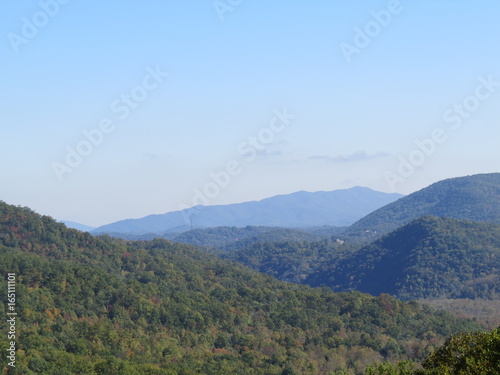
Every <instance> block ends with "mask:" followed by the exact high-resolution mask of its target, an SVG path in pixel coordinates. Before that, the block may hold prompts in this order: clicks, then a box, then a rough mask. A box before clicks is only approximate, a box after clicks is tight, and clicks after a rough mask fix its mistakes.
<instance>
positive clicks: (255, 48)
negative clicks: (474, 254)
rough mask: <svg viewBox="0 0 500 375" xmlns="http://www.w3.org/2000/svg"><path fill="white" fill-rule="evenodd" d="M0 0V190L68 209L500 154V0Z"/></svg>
mask: <svg viewBox="0 0 500 375" xmlns="http://www.w3.org/2000/svg"><path fill="white" fill-rule="evenodd" d="M0 7H1V11H0V36H1V37H0V84H1V86H0V87H1V90H0V109H1V110H0V124H1V138H0V142H1V143H0V144H1V147H0V173H1V184H0V200H3V201H5V202H7V203H9V204H14V205H21V206H28V207H30V208H31V209H33V210H35V211H36V212H38V213H40V214H44V215H50V216H52V217H54V218H55V219H56V220H71V221H75V222H79V223H83V224H86V225H90V226H100V225H104V224H108V223H111V222H114V221H117V220H121V219H127V218H140V217H144V216H146V215H149V214H161V213H165V212H170V211H177V210H179V209H182V208H186V207H191V206H193V205H196V204H205V205H215V204H230V203H237V202H244V201H251V200H260V199H263V198H266V197H270V196H274V195H279V194H288V193H293V192H296V191H301V190H305V191H331V190H336V189H345V188H350V187H353V186H365V187H369V188H372V189H374V190H378V191H384V192H398V193H401V194H410V193H412V192H414V191H417V190H419V189H422V188H424V187H426V186H428V185H430V184H432V183H434V182H437V181H439V180H443V179H446V178H450V177H459V176H465V175H471V174H477V173H491V172H499V170H498V160H499V156H500V147H498V142H499V139H500V126H499V125H500V116H499V108H500V106H499V105H498V104H499V102H500V65H499V61H500V48H498V46H499V45H500V43H499V41H500V23H499V22H498V19H500V2H498V1H497V0H476V1H472V0H467V1H466V0H453V1H451V0H440V1H439V2H437V1H432V0H400V1H398V0H390V1H378V0H377V1H375V0H373V1H352V0H316V1H305V0H302V1H299V0H274V1H264V0H251V1H250V0H216V1H213V0H191V1H185V0H175V1H174V0H170V1H165V0H162V1H160V0H144V1H141V2H138V1H126V2H103V1H96V0H86V1H79V0H41V1H32V0H25V1H22V2H20V1H13V0H8V1H6V2H3V3H2V5H1V6H0Z"/></svg>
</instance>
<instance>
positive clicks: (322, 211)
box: [93, 187, 402, 235]
mask: <svg viewBox="0 0 500 375" xmlns="http://www.w3.org/2000/svg"><path fill="white" fill-rule="evenodd" d="M401 197H402V195H400V194H396V193H393V194H388V193H382V192H378V191H374V190H371V189H369V188H363V187H354V188H351V189H345V190H335V191H330V192H315V193H310V192H305V191H301V192H297V193H293V194H288V195H279V196H275V197H271V198H267V199H263V200H261V201H255V202H245V203H238V204H230V205H223V206H197V207H193V208H189V209H186V210H182V211H176V212H169V213H166V214H163V215H150V216H147V217H144V218H142V219H129V220H122V221H118V222H116V223H112V224H108V225H104V226H101V227H99V228H97V229H96V230H94V231H93V233H94V234H98V233H112V234H135V235H140V234H147V233H164V232H183V231H186V230H189V229H191V224H192V226H193V228H204V227H218V226H235V227H245V226H247V225H252V226H272V227H290V228H297V227H314V226H322V225H331V226H347V225H350V224H352V223H354V222H355V221H356V220H359V219H360V218H362V217H363V216H365V215H367V214H369V213H370V212H372V211H374V210H376V209H377V208H380V207H382V206H385V205H386V204H388V203H391V202H394V201H396V200H397V199H399V198H401Z"/></svg>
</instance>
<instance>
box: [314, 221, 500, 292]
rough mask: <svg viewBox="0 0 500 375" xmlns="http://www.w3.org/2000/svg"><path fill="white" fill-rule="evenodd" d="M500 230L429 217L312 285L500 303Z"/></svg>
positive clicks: (368, 248)
mask: <svg viewBox="0 0 500 375" xmlns="http://www.w3.org/2000/svg"><path fill="white" fill-rule="evenodd" d="M499 270H500V225H498V224H485V223H475V222H469V221H462V220H457V219H449V218H437V217H429V216H428V217H423V218H420V219H417V220H414V221H413V222H411V223H410V224H408V225H406V226H403V227H402V228H399V229H397V230H396V231H394V232H391V233H390V234H388V235H386V236H384V237H383V238H382V239H380V240H377V241H375V242H374V243H372V244H370V245H368V246H365V247H363V248H362V249H360V250H359V251H357V252H354V253H353V254H352V255H350V256H349V257H347V258H345V259H343V260H341V261H340V262H337V263H335V264H333V265H332V267H330V269H327V270H324V271H321V272H318V273H317V274H316V275H314V276H312V277H311V278H309V279H308V280H306V282H307V283H309V284H311V285H328V286H330V287H332V288H333V289H334V290H351V289H352V290H360V291H363V292H366V293H370V294H374V295H378V294H380V293H390V294H393V295H396V296H398V297H400V298H403V299H414V298H477V297H480V298H497V297H498V296H499V295H500V283H499V281H500V277H499Z"/></svg>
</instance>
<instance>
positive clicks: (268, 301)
mask: <svg viewBox="0 0 500 375" xmlns="http://www.w3.org/2000/svg"><path fill="white" fill-rule="evenodd" d="M0 269H1V272H2V273H3V274H4V275H6V274H7V273H15V274H16V276H17V285H16V294H17V297H18V298H17V300H16V309H17V311H18V313H19V315H18V319H19V320H18V323H19V325H20V327H22V331H21V335H20V336H19V337H18V338H17V344H16V345H17V359H16V367H15V368H10V369H8V370H7V369H6V370H5V371H6V373H7V374H9V375H11V374H23V375H34V374H49V375H50V374H53V375H56V374H57V375H62V374H79V375H85V374H88V375H96V374H109V375H115V374H116V375H118V374H119V375H142V374H150V375H153V374H155V375H187V374H217V375H226V374H227V375H229V374H231V375H232V374H236V375H238V374H241V375H246V374H249V375H253V374H256V375H268V374H270V375H272V374H275V375H282V374H304V375H306V374H310V375H319V374H328V373H335V372H336V371H342V370H343V369H348V372H347V373H350V374H363V372H364V369H365V367H366V366H367V365H369V364H370V363H374V362H381V361H384V360H389V359H390V360H398V359H402V360H404V359H413V360H417V361H419V360H422V359H423V357H424V356H425V355H426V354H428V353H430V352H432V351H434V350H435V349H436V348H437V347H438V346H439V345H441V344H442V343H443V342H444V339H445V338H446V337H448V336H449V335H450V334H452V333H456V332H463V331H469V330H473V331H479V330H481V329H482V328H481V327H480V326H479V325H478V324H477V323H475V322H472V321H469V320H464V319H458V318H455V317H453V316H452V315H450V314H448V313H445V312H439V311H435V310H432V309H430V308H429V307H426V306H421V305H419V304H417V303H415V302H410V303H407V302H401V301H398V300H396V299H395V298H393V297H390V296H389V295H386V294H384V295H381V296H379V297H373V296H370V295H368V294H362V293H359V292H352V293H333V292H332V291H331V290H329V289H327V288H317V289H312V288H309V287H307V286H303V285H296V284H289V283H283V282H280V281H277V280H276V279H274V278H272V277H270V276H266V275H263V274H260V273H257V272H255V271H252V270H250V269H248V268H245V267H243V266H241V265H238V264H235V263H231V262H228V261H225V260H221V259H219V258H217V257H215V256H212V255H209V254H207V253H205V252H202V251H199V250H197V249H196V248H194V247H191V246H187V245H181V244H175V243H172V242H169V241H166V240H154V241H134V242H131V241H124V240H118V239H113V238H111V237H107V236H104V237H93V236H92V235H90V234H89V233H82V232H79V231H76V230H72V229H67V228H66V227H65V226H64V225H63V224H60V223H56V222H55V221H54V220H52V219H51V218H50V217H47V216H40V215H38V214H36V213H34V212H32V211H31V210H29V209H27V208H20V207H14V206H10V205H7V204H5V203H3V202H0ZM5 294H6V288H1V290H0V301H1V302H2V304H4V306H3V307H4V308H5V303H6V302H5V301H6V295H5ZM5 330H6V326H5V325H2V328H1V332H0V335H2V337H6V332H5ZM6 349H7V344H6V342H5V341H4V340H2V341H0V350H2V351H3V352H5V351H6ZM344 373H345V372H344Z"/></svg>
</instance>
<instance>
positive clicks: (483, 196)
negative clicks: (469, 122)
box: [344, 173, 500, 241]
mask: <svg viewBox="0 0 500 375" xmlns="http://www.w3.org/2000/svg"><path fill="white" fill-rule="evenodd" d="M426 215H432V216H438V217H451V218H455V219H461V220H471V221H479V222H489V223H500V173H491V174H479V175H474V176H467V177H458V178H451V179H447V180H443V181H440V182H437V183H435V184H432V185H431V186H429V187H427V188H424V189H422V190H420V191H417V192H415V193H413V194H410V195H408V196H406V197H404V198H401V199H399V200H397V201H395V202H393V203H391V204H388V205H387V206H384V207H382V208H380V209H378V210H376V211H374V212H372V213H371V214H369V215H367V216H366V217H364V218H362V219H361V220H359V221H358V222H356V223H355V224H353V225H352V226H351V227H350V228H349V229H347V231H346V232H344V235H345V236H347V237H351V238H356V239H362V240H364V241H371V240H373V239H375V238H377V237H380V236H382V235H383V234H386V233H389V232H391V231H393V230H395V229H396V228H399V227H401V226H403V225H405V224H408V223H409V222H411V221H412V220H414V219H417V218H419V217H421V216H426Z"/></svg>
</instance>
